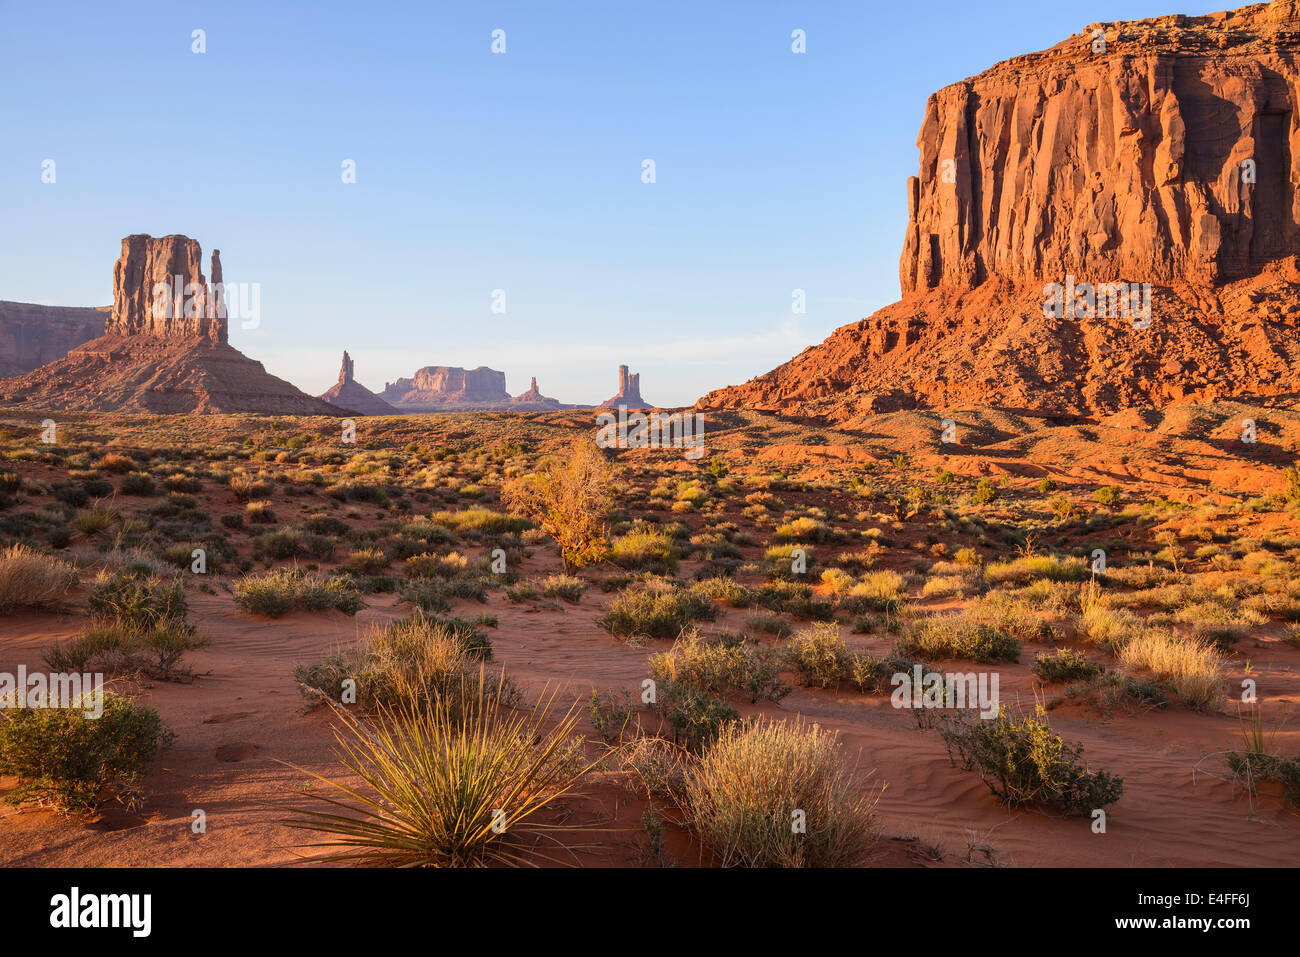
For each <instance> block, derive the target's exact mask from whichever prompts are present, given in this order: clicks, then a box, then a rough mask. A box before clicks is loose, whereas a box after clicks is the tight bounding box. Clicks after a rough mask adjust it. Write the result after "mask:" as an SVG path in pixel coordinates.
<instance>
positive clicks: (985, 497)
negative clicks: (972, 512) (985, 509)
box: [971, 478, 1000, 505]
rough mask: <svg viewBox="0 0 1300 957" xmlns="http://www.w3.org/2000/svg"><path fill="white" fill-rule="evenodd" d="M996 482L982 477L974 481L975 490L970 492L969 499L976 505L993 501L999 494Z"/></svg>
mask: <svg viewBox="0 0 1300 957" xmlns="http://www.w3.org/2000/svg"><path fill="white" fill-rule="evenodd" d="M999 494H1000V493H999V490H998V487H997V484H996V483H994V482H993V481H992V480H991V479H986V478H982V479H980V480H979V481H978V482H976V483H975V491H974V492H972V493H971V501H972V502H974V503H975V504H976V505H987V504H988V503H989V502H992V501H995V500H996V499H997V497H998V495H999Z"/></svg>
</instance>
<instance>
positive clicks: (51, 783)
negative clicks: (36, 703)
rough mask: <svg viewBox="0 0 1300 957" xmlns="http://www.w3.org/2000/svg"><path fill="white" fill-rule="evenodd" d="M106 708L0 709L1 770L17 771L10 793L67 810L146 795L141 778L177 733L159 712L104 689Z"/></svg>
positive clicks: (14, 799) (12, 798)
mask: <svg viewBox="0 0 1300 957" xmlns="http://www.w3.org/2000/svg"><path fill="white" fill-rule="evenodd" d="M103 706H104V711H103V714H102V715H100V716H99V717H98V718H87V717H86V715H85V712H84V711H83V710H81V709H79V708H19V709H3V710H0V773H4V774H10V775H13V776H15V777H17V778H18V787H17V788H15V789H14V790H13V791H12V792H10V793H9V795H7V796H6V798H5V800H6V802H7V803H9V804H12V805H18V804H21V803H22V802H24V801H34V802H36V803H38V804H39V805H42V806H47V807H54V808H58V809H59V810H62V811H81V810H91V809H93V808H95V807H96V806H98V805H99V804H100V803H102V802H103V801H105V800H107V799H109V798H110V797H111V798H116V799H118V800H120V801H122V802H123V803H124V804H127V805H128V806H136V805H138V804H139V803H140V801H141V800H142V798H141V795H140V791H139V783H140V781H141V779H142V778H144V776H145V775H146V774H147V773H148V771H149V768H150V765H152V764H153V762H154V759H155V758H156V757H157V756H158V754H159V753H160V752H161V751H163V750H164V749H165V748H167V747H168V746H170V744H171V742H172V741H173V740H174V738H175V735H174V734H173V733H172V732H171V731H169V730H167V729H166V728H165V727H163V724H162V721H161V720H160V719H159V717H158V712H157V711H155V710H154V709H153V708H149V707H146V706H144V705H139V704H136V703H135V702H134V701H132V700H131V699H130V698H126V697H122V696H120V695H117V694H114V693H112V692H105V693H104V701H103Z"/></svg>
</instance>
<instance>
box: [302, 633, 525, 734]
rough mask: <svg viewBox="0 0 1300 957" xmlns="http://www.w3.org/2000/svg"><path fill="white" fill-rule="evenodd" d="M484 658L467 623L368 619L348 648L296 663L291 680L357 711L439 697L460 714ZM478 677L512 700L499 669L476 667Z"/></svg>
mask: <svg viewBox="0 0 1300 957" xmlns="http://www.w3.org/2000/svg"><path fill="white" fill-rule="evenodd" d="M491 657H492V646H491V643H490V642H488V641H487V640H486V637H485V636H482V635H480V634H478V632H477V631H476V630H475V629H474V628H473V627H472V626H468V625H465V624H464V623H460V622H458V621H443V620H440V619H438V618H435V617H433V616H430V615H425V614H423V613H421V612H416V613H415V614H414V615H412V616H411V617H410V618H404V619H400V620H398V621H394V622H389V623H388V624H384V625H380V624H376V625H373V626H372V627H371V628H370V630H369V631H368V632H367V634H366V636H365V637H364V638H363V639H362V640H361V641H360V642H358V643H357V644H356V645H355V646H354V647H352V648H348V649H346V650H343V651H340V652H337V653H335V654H333V655H329V656H328V657H326V658H324V659H322V660H321V661H318V662H315V663H314V664H310V665H300V666H299V667H298V668H296V669H295V670H294V678H295V679H296V680H297V681H298V685H299V687H300V688H301V689H302V692H303V694H304V696H306V697H308V698H312V699H317V700H319V699H320V698H325V699H328V700H330V701H334V702H341V703H343V704H355V705H357V706H358V707H360V708H361V709H362V710H367V711H369V710H375V709H378V708H384V707H387V708H401V707H404V706H405V705H406V704H407V703H412V704H414V705H417V706H419V707H432V706H433V705H434V704H436V703H438V702H446V704H447V705H448V707H450V708H451V709H452V711H453V713H455V714H462V713H464V712H465V711H466V710H467V709H468V708H469V706H470V705H471V704H472V701H468V700H466V699H465V697H464V693H465V692H466V691H467V690H468V691H471V692H472V691H474V690H475V689H476V686H477V684H478V683H479V677H478V676H479V673H480V671H481V670H482V669H481V662H483V661H486V660H489V659H490V658H491ZM349 682H350V684H349ZM482 683H483V684H485V685H486V686H487V687H488V688H490V689H491V691H492V694H493V697H494V698H495V699H498V700H500V701H502V702H503V703H505V704H509V705H513V704H516V703H517V702H518V701H519V691H518V689H517V688H516V686H515V684H514V682H513V681H512V680H511V679H509V678H508V677H506V676H505V675H504V674H501V675H496V676H491V675H487V674H486V673H484V674H483V677H482Z"/></svg>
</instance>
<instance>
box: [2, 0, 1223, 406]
mask: <svg viewBox="0 0 1300 957" xmlns="http://www.w3.org/2000/svg"><path fill="white" fill-rule="evenodd" d="M1166 2H1167V3H1172V2H1175V0H1166ZM1179 2H1181V4H1182V5H1181V6H1180V7H1174V6H1167V5H1165V4H1164V3H1153V2H1150V0H1129V2H1112V0H1103V2H1095V3H1070V2H1066V3H1055V4H1045V3H1042V2H1027V0H1008V2H1005V3H1000V4H988V3H982V4H972V3H969V2H952V0H936V2H927V0H916V2H912V3H901V4H896V3H890V4H883V3H882V4H868V3H863V2H840V0H826V2H813V3H808V2H805V3H795V2H786V3H775V2H763V0H756V2H747V3H726V4H723V3H710V2H707V0H705V2H693V3H670V2H655V3H648V4H636V3H610V2H608V0H605V2H590V3H585V2H551V3H543V2H538V0H534V2H527V3H525V2H519V3H469V2H454V3H438V2H428V3H409V4H406V3H383V2H372V3H355V2H349V3H323V4H313V5H308V4H291V3H276V2H270V0H257V2H242V0H235V2H220V3H215V2H214V3H187V2H178V3H130V2H123V3H114V4H104V3H85V4H68V3H58V2H50V3H19V2H16V0H0V117H3V120H4V130H3V133H0V223H2V224H3V228H2V229H0V299H12V300H18V301H28V302H45V303H52V304H58V305H103V304H107V303H108V302H110V301H111V299H112V265H113V261H114V260H115V259H116V257H117V255H118V251H119V248H120V240H121V238H122V237H123V236H125V235H127V234H129V233H137V232H147V233H152V234H153V235H165V234H168V233H183V234H185V235H188V236H191V237H193V238H195V239H197V240H198V241H199V242H200V243H201V244H202V246H203V249H204V261H205V263H206V260H207V255H208V251H209V250H210V249H211V248H212V247H214V246H215V247H217V248H219V249H221V251H222V262H223V265H224V268H225V273H226V275H225V278H226V280H227V281H228V282H231V281H244V282H258V283H260V284H261V292H262V302H261V306H262V317H261V325H260V327H259V328H258V329H256V330H252V331H247V330H243V329H240V328H232V331H231V342H232V344H234V345H235V346H236V347H237V348H239V349H241V350H243V351H244V352H245V353H247V354H248V355H250V356H252V357H253V358H255V359H258V360H260V361H262V362H263V363H264V364H265V365H266V367H267V368H268V369H269V370H270V371H271V372H273V373H275V374H277V375H280V376H283V377H284V378H287V379H289V380H290V381H292V382H294V383H295V384H296V385H298V386H299V387H301V388H303V389H305V390H306V391H308V392H311V393H319V392H321V391H323V390H324V389H325V388H327V387H328V386H329V385H331V384H332V383H333V381H334V379H335V377H336V376H337V372H338V365H339V356H340V354H341V352H342V351H343V350H344V349H347V350H348V351H349V352H351V354H352V356H353V358H354V359H355V360H356V369H357V377H358V379H359V380H360V381H361V382H362V383H364V384H366V385H368V386H370V387H371V388H373V389H375V390H379V389H381V388H382V387H383V384H384V382H385V381H391V380H392V379H395V378H396V377H398V376H401V375H410V374H411V373H412V372H413V371H414V370H415V369H416V368H418V367H420V366H424V365H463V366H470V367H473V366H478V365H486V366H490V367H492V368H495V369H501V370H504V371H505V373H506V380H507V385H508V387H509V389H510V391H511V392H514V393H518V392H522V391H524V390H525V389H526V388H527V387H528V377H529V376H530V375H535V376H537V378H538V382H539V385H540V387H541V389H542V391H543V392H544V393H545V394H547V395H550V396H554V397H556V398H559V399H561V400H563V401H567V402H596V401H600V400H603V399H605V398H608V397H609V396H610V395H612V394H613V393H614V391H615V388H616V385H617V381H616V366H617V365H618V364H619V363H620V362H623V363H627V364H628V365H629V366H630V367H631V368H632V371H634V372H640V373H641V386H642V393H643V394H644V396H645V397H646V398H647V399H648V400H650V401H651V402H654V403H658V404H661V405H682V404H688V403H691V402H693V401H694V400H695V399H696V398H698V397H699V396H700V395H702V394H703V393H705V392H707V391H709V390H711V389H714V388H718V387H720V386H723V385H728V384H735V383H739V382H743V381H745V380H747V379H749V378H751V377H752V376H754V375H757V374H759V373H762V372H765V371H767V370H768V369H770V368H772V367H773V366H776V365H778V364H780V363H781V362H783V361H785V360H786V359H788V358H790V357H791V356H793V355H795V354H796V353H798V352H799V351H801V350H802V349H803V348H804V347H805V346H808V345H812V344H814V343H817V342H820V341H821V340H822V339H824V338H825V337H826V336H827V335H828V334H830V333H831V332H832V331H833V330H834V329H836V328H837V327H839V326H841V325H844V324H845V323H848V322H853V321H855V320H857V319H859V318H861V317H862V316H865V315H868V314H870V313H871V312H872V311H874V310H875V309H877V308H879V307H880V306H883V305H886V304H888V303H890V302H892V301H894V300H895V299H897V298H898V254H899V251H900V248H901V244H902V237H903V229H904V225H905V220H906V212H907V207H906V198H905V194H904V184H905V181H906V178H907V177H908V176H910V175H914V174H915V173H916V168H917V151H916V145H915V144H916V135H917V131H918V129H919V128H920V124H921V119H922V116H923V113H924V109H925V102H926V98H927V96H928V95H929V94H930V93H931V92H933V91H934V90H937V89H939V88H940V87H942V86H945V85H947V84H949V83H953V82H956V81H958V80H961V79H964V78H965V77H967V76H971V75H973V74H975V73H978V72H980V71H981V70H983V69H985V68H987V67H988V66H991V65H992V64H993V63H995V62H997V61H999V60H1003V59H1006V58H1007V57H1010V56H1014V55H1017V54H1020V53H1026V52H1030V51H1034V50H1039V49H1043V48H1046V47H1048V46H1051V45H1053V44H1055V43H1056V42H1059V41H1060V40H1062V39H1064V38H1065V37H1067V36H1068V35H1070V34H1072V33H1078V32H1079V31H1081V30H1082V29H1083V27H1084V26H1086V25H1087V24H1089V23H1093V22H1096V21H1102V20H1117V19H1137V18H1141V17H1148V16H1158V15H1161V14H1165V13H1174V12H1181V13H1187V14H1200V13H1206V12H1210V11H1213V10H1216V9H1222V4H1199V5H1198V4H1189V3H1187V2H1186V0H1179ZM195 29H202V30H204V31H205V32H206V47H207V50H206V52H205V53H203V54H201V55H200V54H195V53H193V52H192V50H191V47H192V39H191V37H192V31H193V30H195ZM497 29H500V30H504V31H505V40H506V53H505V54H504V55H495V54H493V53H492V51H491V44H492V32H493V30H497ZM795 29H802V30H804V31H805V33H806V36H807V53H805V54H803V55H796V54H794V53H792V52H791V32H792V31H793V30H795ZM45 159H53V160H55V163H56V167H55V169H56V182H55V183H53V184H47V183H42V182H41V164H42V161H43V160H45ZM345 159H351V160H354V161H355V163H356V170H357V174H356V180H357V181H356V183H354V184H344V183H343V182H342V177H341V164H342V163H343V161H344V160H345ZM645 159H653V160H654V162H655V172H656V182H654V183H653V184H646V183H643V182H642V175H641V174H642V161H643V160H645ZM205 271H206V270H205ZM498 289H500V290H504V292H505V307H506V312H505V314H499V313H493V312H492V309H491V306H492V295H493V291H494V290H498ZM795 289H803V290H805V291H806V297H807V311H806V312H805V313H803V314H796V313H794V312H792V309H791V301H792V291H793V290H795Z"/></svg>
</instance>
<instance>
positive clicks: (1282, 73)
mask: <svg viewBox="0 0 1300 957" xmlns="http://www.w3.org/2000/svg"><path fill="white" fill-rule="evenodd" d="M1297 54H1300V5H1298V4H1297V3H1296V2H1295V0H1285V2H1275V3H1272V4H1257V5H1255V6H1250V7H1245V8H1242V9H1240V10H1237V11H1233V12H1229V13H1218V14H1213V15H1210V16H1205V17H1183V16H1168V17H1159V18H1156V19H1152V20H1142V21H1135V22H1127V23H1103V24H1094V25H1092V26H1090V27H1088V28H1086V29H1085V30H1083V31H1082V32H1081V33H1079V34H1077V35H1075V36H1073V37H1070V38H1069V39H1067V40H1065V41H1063V42H1061V43H1059V44H1057V45H1056V46H1055V47H1053V48H1051V49H1050V50H1047V51H1044V52H1042V53H1036V54H1030V55H1027V56H1019V57H1015V58H1014V59H1011V60H1008V61H1006V62H1004V63H1000V64H998V65H997V66H995V67H993V68H992V69H990V70H988V71H986V72H984V73H982V74H980V75H979V76H977V77H974V78H972V79H969V80H965V81H963V82H961V83H956V84H953V85H952V86H949V87H946V88H945V89H943V90H941V91H939V92H938V93H936V94H934V95H933V96H932V97H931V98H930V101H929V103H928V104H927V107H926V111H925V118H924V120H923V122H922V125H921V132H920V135H919V137H918V139H917V145H918V148H919V150H920V173H919V175H918V176H915V177H912V178H910V179H909V180H908V183H907V192H908V224H907V229H906V233H905V238H904V243H903V253H902V257H901V260H900V270H899V272H900V284H901V287H902V292H903V300H902V301H901V302H899V303H897V304H895V305H893V306H889V307H886V308H885V309H882V310H880V311H879V312H878V313H876V314H875V315H873V316H871V317H869V318H867V319H864V320H862V321H860V322H857V323H854V324H852V325H849V326H845V327H843V328H841V329H839V330H837V331H836V332H835V333H834V334H833V335H832V336H831V337H830V338H829V339H828V340H827V341H826V342H825V343H823V344H822V345H821V346H817V347H814V348H812V349H809V350H805V352H804V353H803V354H801V355H800V356H798V357H796V358H795V359H794V360H792V361H791V362H789V363H787V364H786V365H784V366H781V367H780V368H778V369H775V370H773V371H772V372H770V373H767V374H766V375H764V376H760V377H758V378H757V379H755V380H752V381H751V382H750V383H748V384H746V385H744V386H740V387H733V388H728V389H722V390H719V391H717V392H714V393H711V394H710V395H708V396H705V397H704V398H703V399H701V400H700V402H699V403H698V405H699V407H701V408H764V409H769V410H774V411H784V412H788V413H791V414H796V415H804V416H818V417H822V416H825V417H830V418H833V419H837V420H843V419H846V418H851V417H852V416H854V415H857V414H862V413H867V412H871V411H878V410H882V409H897V408H909V407H916V406H920V407H946V406H952V405H960V404H968V405H1006V406H1008V407H1015V408H1021V409H1025V410H1031V411H1039V412H1043V413H1050V414H1076V415H1078V414H1096V413H1108V412H1113V411H1116V410H1117V409H1121V408H1124V407H1126V406H1132V405H1144V404H1156V405H1159V404H1164V403H1167V402H1170V401H1177V400H1182V399H1189V398H1212V397H1215V396H1226V395H1249V394H1280V393H1285V394H1289V393H1293V392H1297V391H1300V341H1298V340H1300V337H1298V336H1297V323H1298V320H1300V308H1298V307H1297V300H1296V294H1297V292H1300V284H1298V281H1300V273H1297V262H1298V261H1297V258H1296V257H1297V254H1300V193H1298V192H1297V186H1300V113H1298V112H1297V110H1296V104H1297V101H1298V98H1300V65H1297V62H1296V56H1297ZM1051 283H1055V284H1060V285H1062V286H1067V285H1068V287H1069V288H1071V289H1073V288H1086V286H1091V287H1092V288H1093V289H1098V287H1100V288H1101V289H1102V290H1104V289H1105V288H1106V286H1105V285H1103V284H1107V285H1108V284H1114V283H1125V284H1133V288H1134V289H1135V290H1140V291H1141V292H1140V293H1137V292H1135V295H1137V294H1141V295H1146V296H1149V299H1147V302H1149V304H1150V309H1149V316H1147V317H1146V319H1147V320H1149V321H1145V320H1144V321H1139V320H1137V319H1136V317H1134V316H1131V315H1129V314H1128V313H1127V312H1126V311H1124V310H1122V309H1119V308H1116V305H1117V303H1116V302H1115V301H1114V298H1113V297H1112V299H1111V300H1110V301H1109V303H1108V306H1109V308H1101V307H1097V306H1096V305H1095V304H1094V303H1093V302H1084V301H1083V299H1081V300H1080V307H1079V308H1078V309H1069V310H1067V311H1066V314H1065V315H1060V314H1057V315H1048V314H1045V311H1044V308H1043V306H1044V300H1045V298H1047V295H1048V290H1047V289H1046V288H1045V287H1046V286H1047V285H1048V284H1051ZM1112 288H1113V287H1112ZM1099 297H1100V299H1101V300H1102V301H1106V296H1105V295H1104V293H1103V292H1101V291H1100V290H1099Z"/></svg>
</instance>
